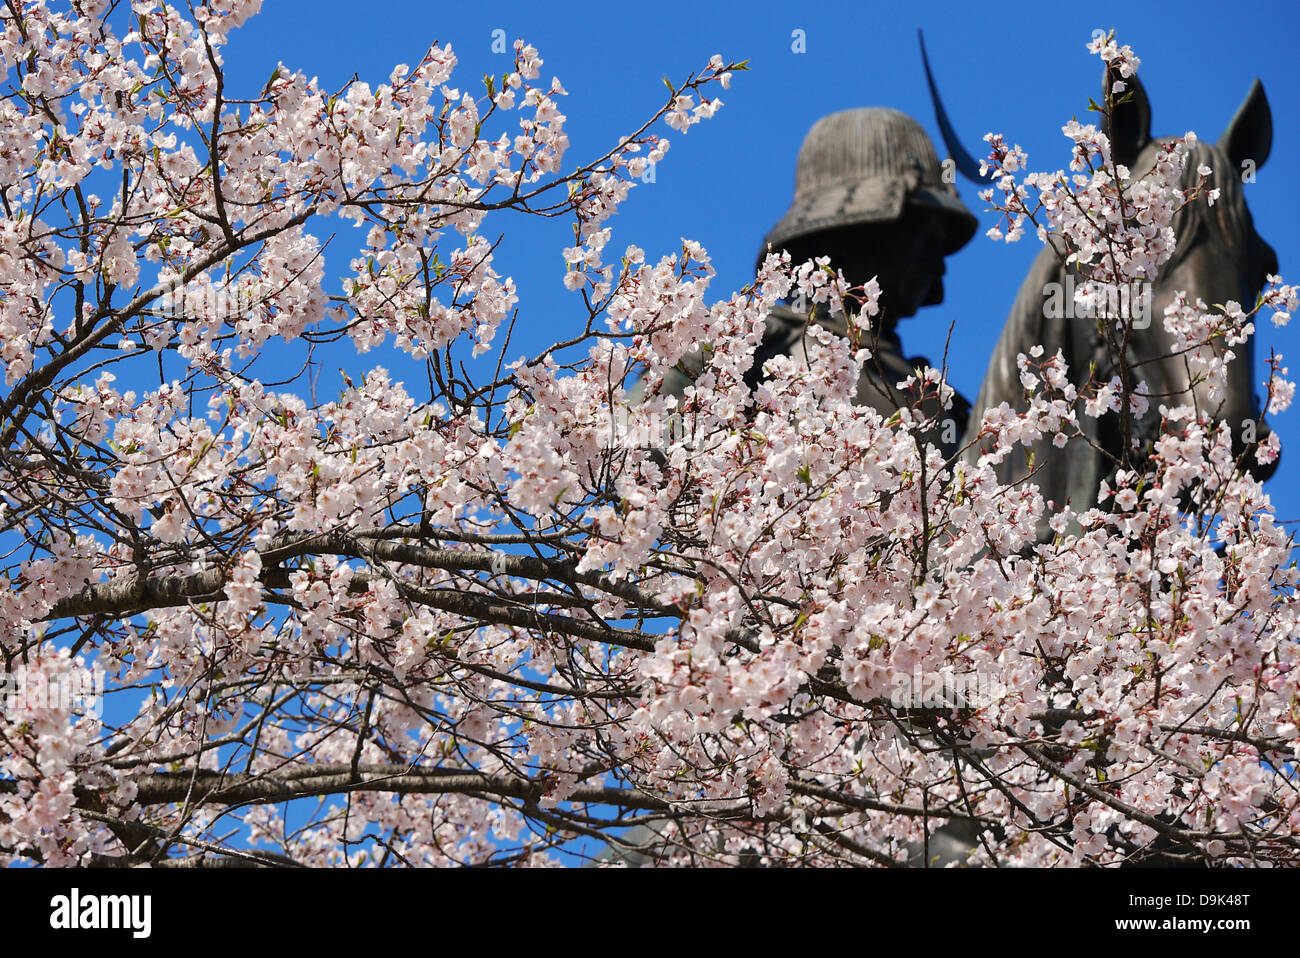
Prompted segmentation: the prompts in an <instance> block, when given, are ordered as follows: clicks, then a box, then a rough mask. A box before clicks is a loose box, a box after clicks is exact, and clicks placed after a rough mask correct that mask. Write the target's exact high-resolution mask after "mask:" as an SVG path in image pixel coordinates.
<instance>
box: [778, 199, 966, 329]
mask: <svg viewBox="0 0 1300 958" xmlns="http://www.w3.org/2000/svg"><path fill="white" fill-rule="evenodd" d="M790 252H791V254H792V258H793V259H794V260H795V261H796V262H801V261H802V259H804V258H808V257H812V256H825V255H829V256H830V257H831V265H832V266H833V267H835V268H836V269H839V270H841V271H842V272H843V273H844V277H845V279H847V280H848V281H849V283H850V284H851V285H853V286H860V285H862V284H863V283H865V282H866V281H867V280H869V279H871V278H872V277H873V276H874V277H876V281H877V282H878V283H879V284H880V290H881V292H880V307H881V310H882V312H883V313H884V319H885V323H886V324H887V325H888V324H892V323H893V322H894V321H896V320H899V319H902V318H905V317H907V316H914V315H916V311H917V310H918V309H920V308H921V307H922V306H933V305H935V304H936V303H941V302H943V274H944V265H943V234H942V232H941V230H940V226H939V224H938V223H937V222H936V219H935V217H933V216H930V215H927V214H926V213H925V212H923V211H921V210H917V209H914V208H912V207H908V208H907V210H906V212H905V213H904V215H903V217H902V218H901V219H899V220H898V221H897V222H894V223H883V224H876V225H866V226H856V227H842V228H840V229H836V230H828V231H826V232H825V233H822V234H818V235H817V236H813V237H809V238H808V239H807V241H806V244H805V245H803V246H802V247H801V248H800V249H799V250H798V251H796V250H793V249H792V250H791V251H790Z"/></svg>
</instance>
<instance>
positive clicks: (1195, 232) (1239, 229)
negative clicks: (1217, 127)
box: [1133, 139, 1255, 282]
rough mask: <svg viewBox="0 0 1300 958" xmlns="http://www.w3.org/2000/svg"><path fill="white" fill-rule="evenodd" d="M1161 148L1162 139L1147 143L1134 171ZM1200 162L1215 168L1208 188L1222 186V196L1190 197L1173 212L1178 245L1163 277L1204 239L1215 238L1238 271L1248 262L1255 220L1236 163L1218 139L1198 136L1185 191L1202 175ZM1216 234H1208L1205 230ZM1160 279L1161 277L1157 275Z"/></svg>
mask: <svg viewBox="0 0 1300 958" xmlns="http://www.w3.org/2000/svg"><path fill="white" fill-rule="evenodd" d="M1160 149H1161V141H1160V140H1158V139H1157V140H1152V141H1151V142H1150V143H1149V144H1147V146H1146V148H1145V149H1143V150H1142V152H1141V154H1140V155H1139V156H1138V159H1137V162H1136V163H1134V164H1133V169H1134V171H1135V172H1140V171H1145V170H1147V169H1149V168H1150V167H1151V166H1152V165H1154V163H1155V158H1156V154H1157V152H1158V151H1159V150H1160ZM1200 166H1208V167H1210V169H1211V170H1213V172H1212V173H1211V174H1210V176H1209V177H1207V180H1206V188H1207V189H1215V188H1217V189H1218V190H1219V198H1218V200H1216V201H1215V203H1214V205H1213V206H1210V204H1209V202H1208V200H1207V199H1206V198H1205V197H1204V196H1200V197H1197V198H1196V199H1193V200H1189V201H1188V202H1187V203H1186V204H1184V205H1183V207H1182V208H1181V209H1180V210H1178V212H1177V213H1175V214H1174V219H1173V223H1172V224H1171V225H1172V226H1173V229H1174V236H1175V237H1176V238H1177V240H1176V241H1177V246H1175V248H1174V253H1173V255H1172V256H1171V257H1170V258H1169V260H1168V261H1167V262H1166V263H1165V265H1164V266H1163V268H1162V269H1161V276H1162V277H1163V276H1164V275H1166V274H1167V273H1169V272H1172V271H1173V270H1174V269H1175V268H1176V267H1177V266H1178V264H1179V263H1180V262H1182V260H1183V258H1184V257H1185V256H1186V255H1187V253H1188V251H1189V250H1191V249H1193V248H1194V247H1195V246H1196V244H1197V243H1198V242H1200V241H1201V239H1203V238H1204V239H1208V240H1210V241H1211V242H1215V243H1217V244H1218V245H1219V247H1220V248H1221V249H1223V250H1224V251H1225V252H1226V253H1227V255H1228V257H1229V258H1230V259H1231V260H1232V263H1233V265H1234V266H1235V267H1237V269H1238V270H1239V271H1243V270H1244V269H1245V267H1246V266H1247V265H1248V262H1249V260H1248V256H1249V254H1250V248H1249V246H1248V245H1247V244H1248V243H1249V242H1250V239H1251V238H1252V237H1253V236H1254V235H1255V226H1254V220H1253V219H1252V218H1251V215H1250V210H1249V209H1248V208H1247V206H1246V197H1245V195H1244V191H1243V190H1242V188H1241V177H1240V176H1239V175H1238V171H1237V170H1236V169H1235V168H1234V167H1233V165H1232V161H1231V160H1229V159H1228V154H1227V153H1225V152H1224V151H1223V149H1222V148H1221V147H1220V146H1219V145H1218V144H1216V143H1207V142H1205V141H1203V140H1198V141H1197V143H1196V146H1195V147H1193V148H1192V149H1191V150H1190V151H1189V153H1188V156H1187V163H1186V165H1185V166H1184V167H1183V175H1182V177H1181V178H1180V179H1179V184H1178V185H1179V187H1180V188H1181V189H1183V190H1184V191H1190V190H1192V189H1194V188H1195V186H1196V183H1197V180H1199V179H1200V175H1199V174H1198V173H1197V172H1196V171H1197V168H1198V167H1200ZM1207 232H1208V233H1212V234H1213V235H1205V234H1206V233H1207ZM1157 282H1159V278H1157Z"/></svg>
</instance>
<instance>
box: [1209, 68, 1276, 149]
mask: <svg viewBox="0 0 1300 958" xmlns="http://www.w3.org/2000/svg"><path fill="white" fill-rule="evenodd" d="M1219 146H1220V148H1222V150H1223V152H1225V153H1227V154H1228V159H1229V160H1231V161H1232V165H1233V166H1234V167H1237V168H1240V167H1241V165H1242V164H1243V163H1245V162H1246V161H1247V160H1250V161H1252V162H1253V163H1254V164H1255V168H1256V169H1259V167H1261V166H1263V165H1264V161H1265V160H1267V159H1268V154H1269V151H1270V150H1272V149H1273V111H1272V110H1270V109H1269V106H1268V97H1266V96H1265V95H1264V84H1262V83H1260V82H1259V78H1258V77H1256V78H1255V82H1254V83H1252V84H1251V85H1250V92H1249V93H1247V94H1246V99H1245V100H1243V101H1242V103H1241V106H1239V107H1237V115H1236V116H1234V117H1233V118H1232V122H1231V123H1229V124H1228V128H1227V129H1226V130H1224V131H1223V136H1221V137H1219Z"/></svg>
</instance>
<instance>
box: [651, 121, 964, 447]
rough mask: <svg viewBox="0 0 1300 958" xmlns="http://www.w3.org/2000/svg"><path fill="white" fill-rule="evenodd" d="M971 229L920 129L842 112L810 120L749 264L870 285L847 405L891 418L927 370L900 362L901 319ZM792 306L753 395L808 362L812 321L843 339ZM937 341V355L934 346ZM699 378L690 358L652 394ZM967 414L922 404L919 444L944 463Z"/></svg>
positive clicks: (927, 300) (776, 323) (768, 340)
mask: <svg viewBox="0 0 1300 958" xmlns="http://www.w3.org/2000/svg"><path fill="white" fill-rule="evenodd" d="M975 226H976V221H975V217H974V216H972V215H971V213H970V211H969V210H968V209H967V208H966V207H965V206H964V205H963V204H962V201H961V199H960V198H959V197H958V196H957V192H956V190H955V189H954V188H953V186H952V185H951V184H950V183H947V182H945V181H944V177H943V175H942V171H941V168H940V166H939V160H938V157H937V156H936V155H935V151H934V146H933V145H932V144H931V142H930V138H929V137H928V136H927V135H926V133H925V131H924V130H923V129H922V128H921V126H920V124H918V123H917V122H916V121H915V120H913V119H912V118H911V117H908V116H906V115H904V114H902V113H899V112H898V111H897V110H890V109H886V108H883V107H868V108H860V109H856V110H845V111H843V112H840V113H834V114H831V115H830V116H827V117H823V118H822V119H821V120H818V121H817V123H816V124H814V126H813V128H812V130H811V131H810V132H809V133H808V135H807V137H806V138H805V139H804V142H803V146H802V147H801V148H800V150H799V158H798V162H797V166H796V173H795V194H794V201H793V203H792V204H791V205H790V208H789V210H788V211H787V212H786V214H785V216H783V217H782V218H781V219H780V221H779V222H778V223H777V224H776V225H775V226H774V227H773V228H772V230H771V231H770V232H769V233H768V235H767V236H766V238H765V239H764V242H763V246H762V249H761V251H760V252H759V256H758V262H759V263H761V262H762V260H763V259H764V258H765V257H766V255H767V252H768V250H769V249H771V250H774V251H780V250H782V249H784V250H787V251H789V253H790V256H791V261H792V262H794V263H802V262H804V261H806V260H808V259H812V258H814V257H818V256H829V257H830V261H831V266H832V268H835V269H839V270H841V271H842V272H843V273H844V276H845V278H846V279H847V280H848V281H849V283H850V285H853V286H859V285H862V284H864V283H866V282H867V281H868V280H870V279H871V278H873V277H875V278H876V279H877V282H878V283H879V284H880V288H881V296H880V299H879V306H880V308H881V313H880V315H879V316H877V317H874V318H873V320H872V329H871V331H870V332H869V333H868V334H867V336H866V337H865V338H864V342H863V344H864V345H866V346H867V347H868V348H869V349H870V350H871V352H872V359H871V360H869V361H868V363H867V368H866V369H865V370H864V372H863V375H862V378H861V379H860V380H859V382H858V389H857V395H856V398H857V401H858V402H859V403H861V404H863V405H869V406H872V407H874V408H875V409H877V410H879V411H880V412H881V414H882V415H884V416H890V415H892V414H893V413H894V412H895V411H896V410H897V409H898V408H899V407H900V405H910V404H911V399H910V397H907V396H905V395H904V394H903V393H901V392H900V391H899V390H898V389H897V388H896V384H897V383H898V382H899V381H901V380H904V379H906V378H907V377H909V376H912V375H914V369H915V367H918V366H928V365H930V361H929V360H928V359H926V358H925V357H924V356H913V357H910V358H907V357H905V356H904V354H903V351H902V345H901V343H900V342H899V338H898V333H897V330H896V326H897V323H898V320H900V319H904V318H906V317H909V316H913V315H915V314H916V312H917V310H918V309H920V308H921V307H923V306H931V305H934V304H937V303H940V302H942V301H943V273H944V266H943V258H944V257H945V256H947V255H949V254H951V253H955V252H956V251H957V250H959V249H961V247H962V246H964V245H966V243H967V242H968V241H969V240H970V238H971V237H972V236H973V235H974V232H975ZM799 307H800V304H799V303H798V302H797V301H795V302H793V303H788V304H786V305H782V306H778V307H777V308H776V309H774V310H772V312H771V313H770V314H769V315H768V317H767V329H766V333H765V335H764V338H763V341H762V343H761V344H760V345H759V348H758V349H757V350H756V352H755V357H754V365H753V367H752V368H751V370H750V372H749V375H748V377H747V381H748V382H749V385H750V386H751V388H752V387H753V386H756V385H757V384H758V382H759V380H760V378H761V375H762V367H763V364H764V363H765V362H766V361H767V360H768V359H770V358H772V357H774V356H778V355H781V354H788V355H791V356H793V357H794V358H796V359H797V360H802V361H805V362H806V361H807V355H806V353H805V351H804V347H803V340H804V336H805V332H806V328H807V324H808V323H809V322H810V321H812V322H817V323H819V324H821V325H823V326H825V327H827V328H828V329H830V330H831V331H832V332H835V333H838V334H839V335H847V333H848V330H847V328H846V326H845V322H844V318H843V317H842V316H836V317H832V316H831V315H829V312H828V311H827V310H826V309H825V307H824V306H818V307H817V309H816V311H815V312H814V311H811V310H809V309H807V308H802V309H801V308H799ZM936 342H937V343H939V345H940V347H942V340H941V339H936ZM692 361H693V362H692ZM699 369H700V353H698V352H696V353H692V354H691V355H690V357H689V358H688V360H687V361H685V362H684V363H683V364H682V369H681V370H680V371H679V372H677V373H676V375H675V376H670V377H666V378H665V380H664V384H663V386H662V387H661V388H662V389H664V390H667V391H668V392H669V393H670V394H675V395H681V392H682V390H683V389H684V388H685V387H686V386H687V385H688V384H689V382H690V381H691V379H692V378H693V377H694V375H696V374H698V371H699ZM641 388H642V387H641V384H638V385H637V387H635V388H634V390H633V392H632V396H631V401H633V402H636V401H638V400H639V399H640V397H641V395H642V393H641ZM969 409H970V404H969V403H968V402H967V401H966V400H965V399H963V398H962V397H960V396H956V397H954V401H953V405H952V408H951V409H949V410H947V411H946V412H945V411H943V410H942V409H940V408H939V407H938V404H937V402H929V403H928V404H927V405H926V406H925V407H924V408H923V412H924V413H925V415H926V416H927V418H933V419H934V420H935V426H934V428H932V429H931V430H929V432H926V433H922V434H921V435H923V436H924V438H926V439H927V440H928V441H930V442H932V443H934V444H935V445H937V446H939V448H940V449H941V450H943V452H944V454H945V456H947V457H952V456H953V455H955V453H956V451H957V449H958V448H959V447H958V440H959V439H960V437H961V435H962V433H963V431H964V430H965V427H966V419H967V416H968V415H969Z"/></svg>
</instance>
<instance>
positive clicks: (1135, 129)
mask: <svg viewBox="0 0 1300 958" xmlns="http://www.w3.org/2000/svg"><path fill="white" fill-rule="evenodd" d="M1116 80H1122V81H1123V83H1124V89H1123V90H1121V91H1120V92H1119V93H1114V94H1112V92H1111V88H1112V86H1113V85H1114V83H1115V81H1116ZM1101 93H1102V96H1104V97H1106V98H1107V101H1109V102H1111V103H1112V104H1113V105H1112V106H1111V114H1110V118H1109V120H1107V121H1105V122H1104V123H1103V124H1102V132H1103V133H1105V134H1106V137H1107V139H1109V140H1110V150H1111V156H1112V158H1113V159H1114V160H1115V162H1116V163H1122V164H1124V165H1125V166H1128V167H1132V166H1133V164H1134V163H1135V162H1136V161H1137V158H1138V154H1139V153H1141V152H1142V148H1143V147H1145V146H1146V145H1147V144H1148V143H1149V142H1151V102H1150V101H1149V100H1148V99H1147V91H1146V88H1145V87H1144V86H1142V81H1141V80H1139V79H1138V78H1137V74H1134V75H1133V76H1131V77H1122V76H1120V73H1119V70H1117V69H1115V68H1114V67H1107V69H1106V73H1105V76H1103V77H1102V82H1101Z"/></svg>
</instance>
